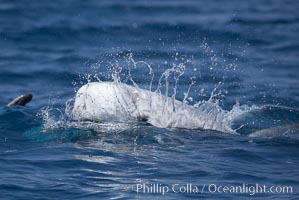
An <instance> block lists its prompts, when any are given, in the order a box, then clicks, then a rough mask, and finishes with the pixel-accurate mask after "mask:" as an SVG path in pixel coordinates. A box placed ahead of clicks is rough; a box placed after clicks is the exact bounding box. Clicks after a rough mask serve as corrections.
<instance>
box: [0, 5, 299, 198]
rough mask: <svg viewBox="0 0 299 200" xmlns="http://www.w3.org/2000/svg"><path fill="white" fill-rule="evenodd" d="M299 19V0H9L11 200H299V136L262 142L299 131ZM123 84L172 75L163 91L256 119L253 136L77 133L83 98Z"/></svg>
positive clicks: (137, 130) (5, 116)
mask: <svg viewBox="0 0 299 200" xmlns="http://www.w3.org/2000/svg"><path fill="white" fill-rule="evenodd" d="M298 9H299V2H298V1H294V0H289V1H288V0H271V1H268V0H251V1H237V0H221V1H218V0H217V1H197V0H186V1H179V0H172V1H170V0H169V1H168V0H167V1H158V0H151V1H146V0H134V1H121V0H109V1H108V0H107V1H106V0H104V1H97V0H86V1H79V0H63V1H62V0H51V1H36V0H33V1H32V0H22V1H18V0H0V47H1V50H0V86H1V87H0V105H1V106H0V198H1V199H187V198H195V199H198V198H203V199H244V198H245V199H246V198H256V199H298V198H299V195H298V194H299V171H298V167H299V156H298V150H299V136H298V134H297V133H299V132H298V130H295V132H293V133H292V134H283V133H278V135H277V136H276V135H274V136H273V135H272V136H271V137H254V138H252V137H249V134H250V133H252V132H254V131H257V130H260V129H264V128H269V127H274V126H280V125H287V124H293V123H298V122H299V109H298V107H299V90H298V85H299V71H298V63H299V12H298ZM173 66H184V70H183V72H184V73H183V74H182V75H181V76H179V72H173V73H172V74H170V76H169V77H168V78H169V79H168V80H169V87H168V89H166V85H165V82H163V80H164V79H163V72H165V71H166V70H167V69H169V68H171V67H173ZM150 68H151V69H152V72H151V71H150ZM153 74H154V76H152V75H153ZM115 77H117V79H118V80H119V81H121V82H124V83H127V84H130V85H133V82H132V80H133V81H134V83H136V84H138V85H139V87H141V88H144V89H151V90H155V89H156V88H157V87H158V85H159V79H160V80H162V85H161V92H163V93H164V92H166V91H168V95H169V96H170V95H173V94H174V93H176V98H177V99H179V100H184V99H185V100H187V102H188V103H189V104H190V105H194V104H196V103H197V102H199V101H203V102H205V101H209V99H210V100H211V96H212V101H213V103H215V104H217V105H220V106H221V108H222V109H223V110H228V111H229V110H231V109H232V108H233V107H234V106H235V107H240V109H241V108H242V109H248V112H244V114H242V115H241V116H238V117H237V118H236V119H233V123H232V124H231V126H232V128H234V129H236V130H237V131H238V133H239V134H229V133H222V132H215V131H203V130H185V129H161V128H155V127H152V126H150V125H148V124H145V123H139V124H134V125H130V126H129V128H118V125H117V124H112V125H111V124H110V125H107V126H102V125H99V126H95V125H93V126H88V125H86V126H72V125H70V124H72V123H75V122H72V121H71V119H69V116H68V115H67V112H66V111H65V108H69V104H68V102H70V104H71V101H69V99H71V98H73V97H74V95H75V92H76V91H77V89H78V88H79V87H80V86H82V85H84V84H86V83H87V82H88V81H98V80H101V81H112V80H115ZM152 77H153V81H152V87H150V82H151V78H152ZM161 77H162V79H161ZM130 78H131V79H130ZM164 78H165V76H164ZM176 80H178V85H177V87H176V88H175V81H176ZM164 81H165V80H164ZM160 83H161V82H160ZM189 86H191V88H190V90H189V93H188V96H187V97H186V98H185V96H186V93H187V92H188V88H189ZM23 93H32V94H33V100H32V102H30V103H29V104H28V105H27V106H26V107H18V106H17V107H12V108H7V107H5V105H6V104H7V103H8V102H9V101H10V100H12V99H13V98H14V97H16V96H18V95H20V94H23ZM250 108H256V109H250ZM232 117H234V116H232ZM114 125H115V126H116V127H115V126H114ZM138 184H141V185H142V184H146V186H148V187H150V186H153V185H154V184H157V185H158V186H165V187H169V188H172V186H173V185H174V184H179V185H180V186H183V187H184V186H186V185H188V184H189V185H190V184H192V185H193V188H194V186H197V187H198V189H199V191H198V192H190V190H189V191H188V190H186V191H185V192H184V191H179V192H177V193H176V192H175V191H169V192H168V193H166V194H164V195H162V194H161V192H159V191H158V192H157V191H156V192H155V191H150V190H146V191H143V190H140V191H137V187H139V185H138ZM211 184H214V185H217V186H242V185H243V184H245V185H247V186H248V187H249V186H255V185H256V184H260V185H266V186H267V187H268V188H269V187H270V186H275V187H277V186H278V187H280V186H281V187H283V186H291V187H292V192H288V193H287V192H281V191H280V192H276V193H271V192H266V193H254V192H252V191H251V192H245V193H240V192H239V193H234V192H227V193H224V192H222V193H221V192H217V191H216V192H213V191H212V192H211V191H209V190H208V186H209V185H211ZM186 187H187V186H186ZM211 188H212V187H211ZM211 188H210V189H211ZM212 189H213V188H212ZM182 190H184V189H182Z"/></svg>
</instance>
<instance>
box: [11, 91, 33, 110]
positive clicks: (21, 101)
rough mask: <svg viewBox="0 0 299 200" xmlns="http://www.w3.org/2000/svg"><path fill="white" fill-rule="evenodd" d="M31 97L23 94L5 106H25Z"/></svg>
mask: <svg viewBox="0 0 299 200" xmlns="http://www.w3.org/2000/svg"><path fill="white" fill-rule="evenodd" d="M32 97H33V96H32V94H23V95H21V96H19V97H17V98H15V99H14V100H12V101H11V102H9V103H8V104H7V105H6V106H8V107H10V106H17V105H19V106H25V105H26V104H27V103H29V102H30V101H31V99H32Z"/></svg>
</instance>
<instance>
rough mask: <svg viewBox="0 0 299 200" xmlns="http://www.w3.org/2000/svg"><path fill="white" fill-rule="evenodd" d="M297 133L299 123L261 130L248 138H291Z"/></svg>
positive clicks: (298, 131)
mask: <svg viewBox="0 0 299 200" xmlns="http://www.w3.org/2000/svg"><path fill="white" fill-rule="evenodd" d="M298 133H299V123H295V124H288V125H284V126H276V127H271V128H267V129H262V130H258V131H255V132H253V133H250V134H249V135H248V136H249V137H270V138H272V137H279V136H291V135H298Z"/></svg>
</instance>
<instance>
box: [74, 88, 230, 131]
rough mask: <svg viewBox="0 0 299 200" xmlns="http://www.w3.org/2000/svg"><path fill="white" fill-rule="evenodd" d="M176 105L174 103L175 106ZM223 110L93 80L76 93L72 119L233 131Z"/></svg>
mask: <svg viewBox="0 0 299 200" xmlns="http://www.w3.org/2000/svg"><path fill="white" fill-rule="evenodd" d="M173 104H174V106H173ZM224 114H225V113H223V112H220V113H217V111H215V109H214V110H213V109H206V110H203V109H199V108H195V107H193V106H190V105H186V104H185V103H182V102H180V101H178V100H175V101H174V102H173V100H172V98H170V97H166V96H164V95H162V94H159V93H155V92H151V91H148V90H143V89H139V88H136V87H133V86H129V85H126V84H122V83H115V82H93V83H88V84H86V85H84V86H82V87H81V88H80V89H79V91H78V92H77V94H76V98H75V103H74V108H73V111H72V116H73V119H75V120H88V121H97V122H113V121H115V122H130V121H131V122H132V121H140V120H144V121H146V122H147V123H149V124H151V125H153V126H156V127H160V128H186V129H206V130H217V131H222V132H232V130H231V129H230V128H229V127H227V126H225V125H224V123H223V119H224Z"/></svg>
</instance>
